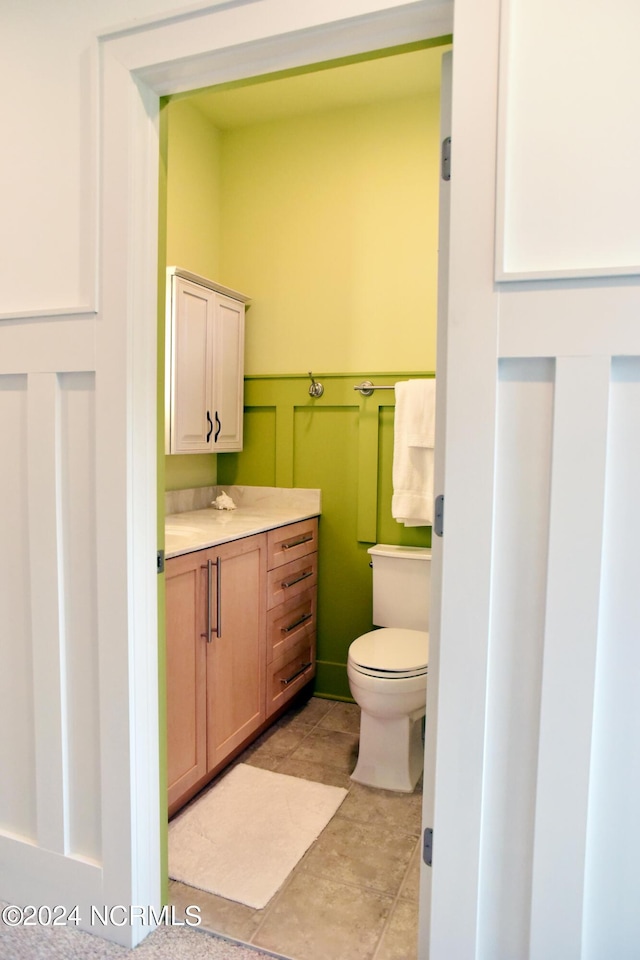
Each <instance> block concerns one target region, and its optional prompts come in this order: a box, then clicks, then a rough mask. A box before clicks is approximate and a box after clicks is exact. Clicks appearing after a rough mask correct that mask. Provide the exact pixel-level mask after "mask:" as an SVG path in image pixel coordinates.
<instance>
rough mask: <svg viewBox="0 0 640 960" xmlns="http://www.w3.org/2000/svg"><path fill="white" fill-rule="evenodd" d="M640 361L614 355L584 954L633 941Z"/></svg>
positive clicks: (637, 921)
mask: <svg viewBox="0 0 640 960" xmlns="http://www.w3.org/2000/svg"><path fill="white" fill-rule="evenodd" d="M639 429H640V359H639V358H638V357H614V359H613V363H612V377H611V391H610V400H609V441H608V446H609V456H608V465H607V473H606V495H605V522H604V549H603V564H602V588H601V602H600V620H599V629H598V646H597V657H596V682H595V702H594V717H593V740H592V753H591V782H590V792H589V815H588V843H587V862H586V889H585V924H584V940H585V951H584V960H599V958H601V957H615V958H616V960H633V958H635V957H637V956H638V950H639V949H640V947H639V945H640V912H639V911H638V899H637V890H638V863H639V862H640V834H639V833H638V829H637V819H638V810H639V809H640V750H639V749H638V744H639V743H640V711H639V710H638V700H639V698H638V679H639V678H640V589H639V584H640V538H639V537H638V530H640V498H639V497H638V491H640V444H639V443H638V437H639Z"/></svg>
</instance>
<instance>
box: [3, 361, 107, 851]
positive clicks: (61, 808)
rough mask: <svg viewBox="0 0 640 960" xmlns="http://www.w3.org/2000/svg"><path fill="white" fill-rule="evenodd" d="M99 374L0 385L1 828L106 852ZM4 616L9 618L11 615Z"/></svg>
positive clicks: (43, 375)
mask: <svg viewBox="0 0 640 960" xmlns="http://www.w3.org/2000/svg"><path fill="white" fill-rule="evenodd" d="M94 392H95V383H94V375H93V373H90V372H89V373H81V372H70V373H60V374H58V373H56V372H33V373H28V374H21V375H20V374H12V375H5V376H0V423H1V424H2V427H1V430H2V443H3V449H4V451H5V456H6V462H8V463H10V464H11V470H10V471H3V473H2V483H3V490H2V497H1V498H0V524H1V526H2V542H3V546H4V549H3V550H2V555H1V559H0V564H1V565H2V572H1V577H2V583H3V590H2V593H1V594H0V596H1V597H2V600H1V601H0V602H1V603H2V605H3V610H2V617H1V619H2V623H3V627H4V625H6V624H9V625H10V628H9V629H6V627H5V628H4V629H3V631H2V663H3V669H2V671H1V672H0V685H1V686H2V696H1V699H2V703H3V707H5V708H6V707H7V706H8V705H10V710H9V714H8V715H10V716H11V718H12V723H11V727H10V730H11V733H10V735H9V736H7V737H3V738H2V747H1V748H0V749H1V750H2V764H1V766H2V774H3V775H2V780H1V786H0V825H1V826H2V829H3V831H5V832H6V833H8V834H15V835H18V836H23V837H25V838H29V839H31V840H33V841H34V842H37V843H39V844H41V845H42V846H44V847H46V848H47V849H49V850H52V851H57V852H58V853H71V854H76V855H80V856H82V857H83V858H85V859H94V860H95V859H97V858H98V857H99V854H100V838H99V835H100V831H99V822H100V804H99V799H98V798H99V795H100V790H99V787H100V783H99V772H98V771H99V768H100V749H99V738H98V706H99V698H98V684H97V671H96V663H95V660H96V642H95V636H96V629H95V621H96V583H95V565H96V564H95V553H96V549H95V442H94V422H93V421H94V415H93V407H94ZM5 608H6V609H5Z"/></svg>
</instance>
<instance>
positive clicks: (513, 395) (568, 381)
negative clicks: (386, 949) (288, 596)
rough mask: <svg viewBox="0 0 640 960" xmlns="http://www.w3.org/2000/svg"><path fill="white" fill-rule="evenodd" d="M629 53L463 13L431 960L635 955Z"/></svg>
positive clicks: (568, 29) (593, 29)
mask: <svg viewBox="0 0 640 960" xmlns="http://www.w3.org/2000/svg"><path fill="white" fill-rule="evenodd" d="M639 30H640V8H638V7H637V5H635V4H628V3H626V2H624V0H619V2H614V3H612V4H609V3H607V4H605V3H596V4H595V5H591V6H590V7H588V8H585V6H584V5H580V4H577V3H568V4H561V5H558V4H557V3H554V2H553V0H503V2H502V3H500V2H499V0H488V2H486V3H483V4H477V3H475V0H456V11H455V23H454V37H455V55H454V76H453V113H452V120H453V123H452V144H453V161H452V181H451V221H450V229H451V233H450V257H449V298H448V311H447V312H448V323H447V366H446V407H447V411H446V412H447V418H446V427H445V437H446V439H445V443H446V463H445V477H444V491H443V492H444V494H445V515H444V538H443V541H442V583H441V607H440V614H441V615H440V643H439V649H438V654H439V656H438V691H437V697H438V699H437V729H436V731H435V749H434V753H433V754H432V762H433V763H434V764H435V774H434V775H435V795H434V809H433V822H432V823H428V824H426V825H428V826H433V829H434V838H433V867H432V868H431V869H432V876H431V917H430V930H429V937H428V949H427V947H426V946H425V947H423V951H422V954H421V956H422V957H427V956H429V958H430V960H451V958H456V960H457V958H464V960H471V958H482V960H513V958H518V960H578V958H580V960H601V958H605V957H616V960H619V958H624V960H631V958H633V957H637V955H638V944H640V918H639V917H640V915H639V913H638V911H637V909H636V908H635V906H634V904H637V903H638V899H639V897H640V881H639V879H638V871H637V869H636V865H637V862H638V857H639V854H640V849H639V847H640V841H639V840H638V832H637V830H636V828H635V823H634V819H635V814H634V811H635V810H637V809H638V807H639V806H640V764H639V763H638V760H637V756H638V752H637V749H636V744H637V742H638V736H639V734H640V698H638V697H637V694H636V692H635V690H636V687H637V678H638V676H640V669H639V667H640V643H639V640H640V626H639V624H640V606H639V601H638V590H637V584H638V582H639V577H640V547H639V544H640V509H639V508H638V505H637V503H638V498H637V491H638V490H639V489H640V452H639V445H638V435H639V431H640V323H638V317H639V316H640V282H639V276H640V234H639V233H638V230H637V224H638V222H640V191H639V190H638V177H637V170H638V169H640V132H639V128H638V125H637V124H635V123H633V121H632V118H633V117H634V116H636V115H637V91H638V89H640V66H639V63H638V58H637V56H636V52H635V45H634V41H633V39H632V38H634V37H637V36H638V31H639ZM612 164H613V166H612ZM438 375H439V376H440V371H438ZM429 683H430V689H431V683H432V677H431V673H430V677H429ZM423 889H424V888H423ZM423 906H424V904H423Z"/></svg>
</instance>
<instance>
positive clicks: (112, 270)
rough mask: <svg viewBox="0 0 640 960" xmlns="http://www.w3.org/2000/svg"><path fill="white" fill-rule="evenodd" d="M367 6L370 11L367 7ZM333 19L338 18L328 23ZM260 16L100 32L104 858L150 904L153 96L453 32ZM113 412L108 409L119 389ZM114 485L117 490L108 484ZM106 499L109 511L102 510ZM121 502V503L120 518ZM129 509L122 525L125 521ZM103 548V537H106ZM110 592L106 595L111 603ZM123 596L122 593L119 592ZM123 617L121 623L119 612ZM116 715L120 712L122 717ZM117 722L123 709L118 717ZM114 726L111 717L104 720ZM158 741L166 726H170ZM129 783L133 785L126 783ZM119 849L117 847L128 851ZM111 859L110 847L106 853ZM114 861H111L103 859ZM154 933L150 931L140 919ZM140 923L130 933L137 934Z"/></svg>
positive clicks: (345, 14)
mask: <svg viewBox="0 0 640 960" xmlns="http://www.w3.org/2000/svg"><path fill="white" fill-rule="evenodd" d="M372 8H373V9H372ZM328 17H333V18H334V19H333V20H331V21H329V22H327V18H328ZM265 21H266V17H265V18H264V19H262V18H259V17H258V16H257V15H256V9H255V7H254V3H253V0H249V2H246V0H235V2H234V0H232V2H230V3H223V4H218V5H215V6H213V7H210V8H207V9H205V10H196V11H190V12H186V13H184V14H178V15H174V16H172V17H167V18H163V19H158V20H154V21H152V22H149V23H146V24H144V25H142V26H141V25H140V24H136V25H134V26H132V27H131V28H130V29H125V30H119V31H118V32H117V33H113V34H105V35H103V36H101V37H99V38H98V39H99V46H100V90H101V103H100V113H101V126H100V134H101V135H100V147H99V164H100V165H99V170H100V197H101V200H100V218H99V250H100V259H99V277H100V289H101V291H102V296H101V304H100V313H101V322H100V324H99V328H98V333H97V339H98V343H97V348H98V349H97V355H98V358H99V359H98V370H97V376H98V383H99V385H100V389H99V391H98V396H97V409H96V414H97V426H98V430H100V429H101V428H102V429H103V430H104V435H105V437H106V438H107V439H106V440H105V441H104V442H103V443H102V445H101V450H100V451H99V454H98V475H99V482H98V504H97V506H98V513H99V529H98V547H99V550H98V555H99V557H100V560H99V583H100V585H101V588H102V585H103V584H109V581H110V577H111V576H112V571H113V569H114V566H115V562H116V560H119V559H121V551H122V540H121V539H120V542H119V543H118V544H117V545H116V546H113V545H112V542H113V540H114V527H113V523H114V521H116V526H115V529H116V531H118V532H120V537H121V538H122V537H124V538H125V539H126V544H127V548H126V571H125V572H124V574H123V575H121V576H120V577H119V578H118V581H117V586H116V587H115V589H114V590H111V589H110V588H109V589H108V590H104V595H103V609H105V611H106V612H105V613H104V614H103V621H102V629H103V631H104V633H105V634H108V633H109V628H110V626H112V625H113V622H114V614H113V613H112V612H111V611H112V609H113V605H115V607H116V608H117V607H118V600H120V607H122V606H123V605H124V606H125V610H122V609H121V610H120V612H119V615H118V616H115V620H116V621H117V622H118V623H119V625H120V629H124V630H125V632H126V636H127V648H128V662H127V663H121V662H120V661H119V660H118V661H117V662H110V663H109V664H106V663H105V664H104V670H105V674H106V677H107V681H106V685H107V686H108V685H109V684H113V685H115V686H119V687H120V685H121V683H123V682H124V683H125V684H126V689H127V690H128V704H127V708H128V709H127V711H126V714H125V715H126V721H125V722H127V723H128V741H129V744H130V756H131V760H130V769H131V772H132V777H133V776H134V775H135V777H134V779H135V782H134V783H133V784H132V785H129V786H127V787H126V790H125V788H123V786H122V785H121V784H120V783H109V784H108V785H107V784H105V789H104V793H103V798H102V800H103V804H104V805H105V807H107V806H108V807H109V809H110V810H112V817H113V818H116V819H118V818H122V817H124V819H125V820H126V821H127V822H128V823H130V833H129V838H130V851H129V855H128V856H122V857H121V858H120V860H121V863H122V865H120V863H118V862H116V859H115V856H114V857H113V858H111V857H109V858H108V859H109V863H108V872H109V876H110V878H111V879H110V882H109V886H110V887H111V888H112V889H113V891H114V900H115V901H116V902H117V901H118V899H120V902H122V899H121V897H120V898H119V897H118V892H117V891H118V890H119V889H122V887H123V884H124V882H125V878H126V883H127V884H129V882H130V880H131V881H132V889H133V890H134V891H135V896H136V899H135V900H132V902H137V903H145V902H148V903H153V902H155V901H156V899H157V890H158V886H159V883H160V882H161V876H160V874H161V870H162V867H161V862H162V860H161V857H160V850H159V846H160V844H159V843H158V837H159V835H160V831H161V830H162V825H161V823H160V810H161V809H163V807H164V804H161V797H160V785H159V781H158V744H157V741H158V731H159V723H160V721H159V711H158V674H157V643H158V636H157V603H158V591H157V580H156V571H155V554H156V550H157V543H156V537H157V526H156V521H157V516H156V514H157V508H156V501H155V497H150V496H149V491H150V490H152V491H153V492H154V493H155V490H156V485H157V437H156V431H157V396H156V394H157V363H156V357H157V289H158V277H157V269H158V268H157V240H158V183H159V153H160V150H159V99H160V97H161V96H165V95H167V94H171V93H179V92H184V91H187V90H192V89H196V88H198V87H204V86H208V85H212V84H216V83H222V82H228V81H230V80H239V79H243V78H248V77H251V76H256V75H259V74H264V73H267V72H273V71H276V70H282V69H287V68H291V67H300V66H304V65H308V64H313V63H319V62H322V61H326V60H331V59H336V58H338V57H343V56H353V55H357V54H359V53H366V52H371V51H374V50H378V49H383V48H387V47H390V46H397V45H401V44H404V43H411V42H415V41H419V40H425V39H430V38H436V37H440V36H446V35H449V34H451V33H452V32H453V0H442V2H438V0H435V2H432V0H416V2H413V3H409V4H404V3H401V2H399V0H398V2H395V3H394V2H393V0H378V2H377V3H376V0H326V2H325V3H324V5H323V8H322V13H319V12H318V11H317V10H316V11H314V10H305V9H296V10H295V13H294V12H292V10H291V4H290V3H289V2H288V0H270V3H269V9H268V21H267V22H268V26H266V25H265ZM114 397H118V398H119V399H118V403H117V404H116V407H117V413H118V416H117V417H116V418H115V420H114V407H113V404H112V400H113V398H114ZM114 485H115V486H116V487H117V488H118V490H119V494H118V496H116V497H114V496H113V487H114ZM102 505H104V510H103V511H102V513H101V511H100V508H101V506H102ZM118 505H119V506H120V507H121V509H122V514H121V515H118V517H116V516H115V512H117V508H118ZM123 517H126V529H123V523H124V521H123ZM101 547H103V548H104V549H101ZM109 598H111V603H108V602H105V601H108V600H109ZM123 599H124V601H125V602H124V604H123ZM125 617H126V621H125ZM115 722H116V720H115V717H114V719H113V723H115ZM120 723H122V721H120ZM107 726H109V725H108V724H107ZM163 739H164V738H163ZM125 792H126V795H125ZM124 853H125V851H124V850H120V854H122V855H124ZM105 859H107V857H106V856H105ZM105 869H107V865H105ZM144 932H146V931H144ZM144 932H136V931H133V933H132V934H131V938H132V939H131V942H132V943H135V942H137V941H138V940H139V939H140V938H141V937H142V936H143V935H144Z"/></svg>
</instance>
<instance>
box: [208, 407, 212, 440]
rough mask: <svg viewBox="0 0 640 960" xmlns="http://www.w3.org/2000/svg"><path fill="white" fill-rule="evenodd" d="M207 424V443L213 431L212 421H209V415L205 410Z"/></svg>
mask: <svg viewBox="0 0 640 960" xmlns="http://www.w3.org/2000/svg"><path fill="white" fill-rule="evenodd" d="M207 423H208V424H209V429H208V430H207V443H209V440H210V439H211V433H212V431H213V420H212V419H211V414H210V413H209V411H208V410H207Z"/></svg>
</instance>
